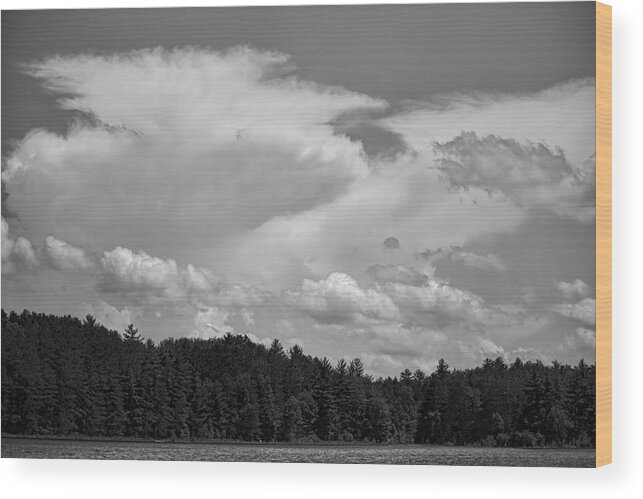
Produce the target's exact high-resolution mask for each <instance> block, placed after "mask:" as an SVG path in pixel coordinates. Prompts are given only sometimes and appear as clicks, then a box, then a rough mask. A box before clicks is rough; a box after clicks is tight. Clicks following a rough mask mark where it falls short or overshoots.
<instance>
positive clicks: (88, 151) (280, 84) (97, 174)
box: [2, 47, 386, 248]
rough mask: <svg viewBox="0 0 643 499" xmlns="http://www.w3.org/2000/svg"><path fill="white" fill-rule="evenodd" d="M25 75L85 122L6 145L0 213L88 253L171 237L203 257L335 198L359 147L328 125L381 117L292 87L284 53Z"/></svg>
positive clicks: (140, 59) (143, 59)
mask: <svg viewBox="0 0 643 499" xmlns="http://www.w3.org/2000/svg"><path fill="white" fill-rule="evenodd" d="M27 68H28V72H29V74H31V75H33V76H34V77H36V78H37V79H38V80H40V81H41V82H42V84H43V85H44V86H45V87H47V88H49V89H50V90H53V91H54V92H56V93H59V94H61V95H64V96H65V97H61V99H60V100H59V103H60V106H61V107H62V108H64V109H70V110H75V111H81V112H82V113H85V114H86V115H90V116H91V117H92V118H93V121H92V122H87V121H81V122H78V123H76V124H75V125H74V126H72V127H71V129H70V130H69V132H68V133H67V134H66V135H64V136H61V135H56V134H54V133H51V132H48V131H46V130H34V131H32V132H31V133H29V134H28V135H27V136H26V137H25V138H24V139H23V140H22V141H20V142H19V143H18V144H17V145H16V146H15V148H14V149H13V150H12V151H11V152H10V153H9V155H8V156H7V159H6V162H5V165H4V168H3V173H2V178H3V180H4V182H5V184H6V188H7V192H8V193H9V194H10V195H9V198H8V201H7V202H8V206H9V208H10V209H11V210H12V211H13V212H14V213H17V214H18V215H19V216H20V218H21V220H24V222H25V226H28V227H29V230H30V237H31V239H32V240H36V239H40V238H44V237H45V235H46V234H49V233H54V234H56V236H57V237H60V238H63V239H66V240H74V241H77V242H78V243H79V244H81V245H83V246H85V247H89V246H91V247H98V248H109V247H113V245H114V242H115V241H117V242H119V243H121V242H122V243H127V244H126V245H128V246H130V247H131V246H134V245H136V246H138V247H150V246H151V244H149V243H159V239H160V238H161V237H163V235H164V234H172V235H173V237H176V238H177V239H180V240H182V241H184V243H185V244H187V246H188V247H191V248H193V247H194V246H195V245H196V246H203V247H207V248H211V247H213V246H216V245H217V244H221V243H222V242H223V240H224V239H225V238H226V237H230V236H231V235H234V234H240V233H245V231H247V230H248V229H252V228H254V227H257V226H260V225H261V224H262V223H264V222H266V221H267V220H270V219H271V218H273V217H274V216H278V215H286V214H291V213H297V212H301V211H303V210H306V209H309V208H312V207H315V206H317V205H319V204H324V203H327V202H329V201H332V200H333V199H334V198H336V197H337V196H338V195H340V194H342V193H343V192H345V191H346V189H348V187H349V186H350V185H351V183H352V182H353V181H354V180H356V179H358V178H361V177H363V176H365V175H368V173H369V169H368V165H367V159H366V156H365V154H364V152H363V149H362V146H361V143H359V142H353V141H351V140H349V139H348V138H347V137H346V136H342V135H336V134H335V133H334V130H333V128H332V126H331V125H329V124H328V123H329V122H330V121H332V120H333V119H334V118H335V117H337V116H339V115H340V114H342V113H345V112H348V111H350V110H355V109H360V108H367V109H381V108H383V107H385V106H386V103H385V102H383V101H381V100H378V99H373V98H371V97H369V96H366V95H363V94H359V93H356V92H351V91H348V90H346V89H343V88H341V87H329V86H324V85H319V84H315V83H312V82H306V81H302V80H300V79H297V78H296V77H295V76H293V75H292V72H293V70H294V68H295V67H294V65H293V64H292V63H291V61H290V60H289V57H288V56H287V55H284V54H280V53H276V52H266V51H260V50H253V49H250V48H243V47H241V48H235V49H232V50H229V51H226V52H216V51H213V50H207V49H195V48H177V49H173V50H169V51H165V50H162V49H153V50H140V51H134V52H129V53H123V54H114V55H110V56H99V55H70V56H57V57H53V58H48V59H45V60H43V61H40V62H37V63H34V64H31V65H29V66H27ZM97 123H98V124H97ZM101 123H103V124H108V125H109V126H103V125H101ZM36 199H37V200H38V202H37V203H36V204H34V202H33V200H36ZM88 199H91V202H89V203H88V202H87V200H88ZM78 206H84V207H85V209H83V210H78V209H77V207H78ZM99 213H100V216H96V215H97V214H99ZM79 232H80V233H81V234H82V239H81V238H80V235H79Z"/></svg>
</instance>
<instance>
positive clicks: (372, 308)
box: [284, 272, 399, 324]
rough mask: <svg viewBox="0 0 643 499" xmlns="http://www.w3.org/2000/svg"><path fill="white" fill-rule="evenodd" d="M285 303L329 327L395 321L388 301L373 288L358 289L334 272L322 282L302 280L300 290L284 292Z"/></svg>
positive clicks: (395, 316)
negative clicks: (330, 325) (329, 325)
mask: <svg viewBox="0 0 643 499" xmlns="http://www.w3.org/2000/svg"><path fill="white" fill-rule="evenodd" d="M284 299H285V301H286V303H287V304H289V305H292V306H295V307H297V308H299V309H300V310H302V311H303V312H305V313H307V314H308V315H310V316H311V317H313V318H315V319H316V320H318V321H320V322H323V323H329V324H342V323H353V322H354V323H358V324H359V323H368V322H372V321H390V320H396V319H397V318H398V313H399V312H398V309H397V307H396V306H395V305H394V304H393V302H392V301H391V299H390V298H389V297H388V296H386V295H385V294H381V293H379V292H377V291H376V290H374V289H371V288H369V289H362V288H361V287H360V286H359V285H358V284H357V282H356V281H355V279H353V278H352V277H351V276H349V275H346V274H342V273H339V272H334V273H332V274H330V275H329V276H328V277H327V278H326V279H322V280H319V281H313V280H311V279H304V282H303V283H302V285H301V288H300V289H297V290H287V291H286V292H285V293H284Z"/></svg>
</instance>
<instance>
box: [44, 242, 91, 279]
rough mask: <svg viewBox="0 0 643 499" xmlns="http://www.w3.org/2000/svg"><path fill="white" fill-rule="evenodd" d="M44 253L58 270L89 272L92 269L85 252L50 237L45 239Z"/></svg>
mask: <svg viewBox="0 0 643 499" xmlns="http://www.w3.org/2000/svg"><path fill="white" fill-rule="evenodd" d="M44 253H45V255H46V256H47V258H48V260H49V262H50V263H51V265H52V266H53V267H54V268H56V269H58V270H63V271H64V270H90V269H92V268H93V267H94V264H93V262H92V261H91V260H90V259H89V257H88V256H87V254H86V253H85V250H83V249H82V248H78V247H76V246H73V245H71V244H69V243H68V242H66V241H62V240H61V239H56V238H55V237H54V236H51V235H49V236H47V237H46V238H45V247H44Z"/></svg>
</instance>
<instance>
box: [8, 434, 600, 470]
mask: <svg viewBox="0 0 643 499" xmlns="http://www.w3.org/2000/svg"><path fill="white" fill-rule="evenodd" d="M2 457H3V458H12V457H15V458H32V459H142V460H160V461H222V462H233V461H237V462H271V463H341V464H433V465H459V466H549V467H575V468H589V467H593V466H594V460H595V450H594V449H509V448H482V447H453V446H429V445H293V444H227V443H226V444H220V443H171V442H111V441H109V442H104V441H78V440H53V439H52V440H48V439H31V438H7V437H5V438H2Z"/></svg>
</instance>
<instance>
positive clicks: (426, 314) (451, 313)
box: [374, 278, 515, 327]
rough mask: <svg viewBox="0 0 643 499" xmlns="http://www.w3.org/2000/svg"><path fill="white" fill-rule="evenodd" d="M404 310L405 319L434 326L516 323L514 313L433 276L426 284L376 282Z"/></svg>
mask: <svg viewBox="0 0 643 499" xmlns="http://www.w3.org/2000/svg"><path fill="white" fill-rule="evenodd" d="M374 288H375V289H376V290H377V291H378V292H380V293H382V294H385V295H386V296H389V297H390V298H391V300H392V301H393V302H394V303H395V304H396V305H397V306H398V307H399V309H400V310H401V311H402V312H403V315H404V320H405V321H406V322H409V323H412V324H419V325H425V326H431V327H445V326H448V325H453V324H459V325H474V326H476V325H477V326H480V325H487V326H501V325H504V326H507V325H510V324H512V323H514V322H515V321H514V319H513V318H512V316H511V314H509V313H507V312H505V311H502V310H500V309H494V308H491V307H489V306H487V305H486V303H485V302H484V300H483V299H482V298H481V297H480V296H478V295H476V294H474V293H471V292H469V291H466V290H462V289H458V288H455V287H453V286H450V285H449V284H448V283H446V282H444V281H442V280H440V279H435V278H432V279H429V280H428V282H427V283H426V284H424V285H422V286H409V285H408V284H402V283H399V282H387V283H385V284H383V285H382V284H377V283H376V284H375V285H374Z"/></svg>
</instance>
